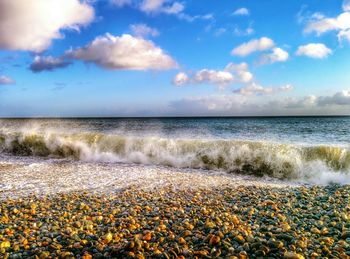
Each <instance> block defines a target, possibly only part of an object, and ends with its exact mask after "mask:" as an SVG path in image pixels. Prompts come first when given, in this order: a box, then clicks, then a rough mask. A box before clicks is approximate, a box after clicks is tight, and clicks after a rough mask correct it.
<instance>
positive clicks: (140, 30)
mask: <svg viewBox="0 0 350 259" xmlns="http://www.w3.org/2000/svg"><path fill="white" fill-rule="evenodd" d="M130 29H131V30H132V32H133V33H134V34H135V35H136V36H139V37H143V38H145V37H147V36H152V37H156V36H158V35H159V31H158V30H157V29H155V28H151V27H149V26H147V25H146V24H143V23H138V24H132V25H130Z"/></svg>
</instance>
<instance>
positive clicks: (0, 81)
mask: <svg viewBox="0 0 350 259" xmlns="http://www.w3.org/2000/svg"><path fill="white" fill-rule="evenodd" d="M15 83H16V81H15V80H13V79H12V78H10V77H8V76H4V75H0V85H12V84H15Z"/></svg>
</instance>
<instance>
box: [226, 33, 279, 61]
mask: <svg viewBox="0 0 350 259" xmlns="http://www.w3.org/2000/svg"><path fill="white" fill-rule="evenodd" d="M274 46H275V43H274V42H273V40H271V39H269V38H267V37H262V38H260V39H254V40H251V41H249V42H246V43H243V44H241V45H239V46H238V47H236V48H234V49H233V50H232V51H231V54H232V55H236V56H242V57H245V56H248V55H249V54H251V53H253V52H256V51H264V50H268V49H271V48H273V47H274Z"/></svg>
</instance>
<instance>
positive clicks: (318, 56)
mask: <svg viewBox="0 0 350 259" xmlns="http://www.w3.org/2000/svg"><path fill="white" fill-rule="evenodd" d="M319 114H322V115H330V114H334V115H344V114H350V0H345V1H342V0H307V1H306V0H304V1H302V0H284V1H281V0H219V1H218V0H201V1H195V0H86V1H79V0H0V116H2V117H15V116H193V115H210V116H213V115H233V116H237V115H243V116H244V115H319Z"/></svg>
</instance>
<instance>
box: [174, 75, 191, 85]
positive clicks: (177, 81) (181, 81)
mask: <svg viewBox="0 0 350 259" xmlns="http://www.w3.org/2000/svg"><path fill="white" fill-rule="evenodd" d="M190 80H191V79H190V78H189V76H188V75H187V74H186V73H184V72H180V73H177V74H176V76H175V77H174V79H173V84H174V85H176V86H182V85H185V84H188V83H189V81H190Z"/></svg>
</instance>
